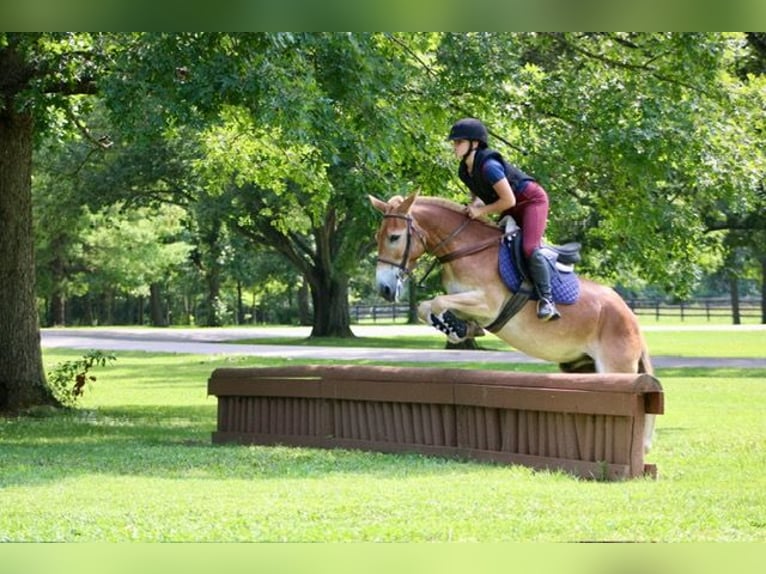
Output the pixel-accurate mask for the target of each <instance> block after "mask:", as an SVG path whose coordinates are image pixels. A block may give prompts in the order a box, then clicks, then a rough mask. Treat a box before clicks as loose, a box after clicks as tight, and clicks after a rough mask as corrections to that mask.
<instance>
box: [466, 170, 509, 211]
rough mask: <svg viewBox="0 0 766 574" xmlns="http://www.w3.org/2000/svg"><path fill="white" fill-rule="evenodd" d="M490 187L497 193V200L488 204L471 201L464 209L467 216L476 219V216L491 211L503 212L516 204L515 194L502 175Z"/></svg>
mask: <svg viewBox="0 0 766 574" xmlns="http://www.w3.org/2000/svg"><path fill="white" fill-rule="evenodd" d="M492 188H493V189H494V190H495V193H497V200H496V201H494V202H493V203H490V204H489V205H483V206H479V205H476V204H475V203H472V204H471V205H469V206H468V208H467V209H466V213H467V214H468V217H470V218H471V219H476V218H477V217H484V216H486V215H491V214H493V213H503V212H504V211H506V210H508V209H510V208H512V207H513V206H514V205H516V196H515V195H514V194H513V191H512V190H511V184H510V183H508V178H506V177H503V178H501V179H499V180H497V181H496V182H495V183H494V185H493V186H492Z"/></svg>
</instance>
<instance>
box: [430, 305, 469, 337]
mask: <svg viewBox="0 0 766 574" xmlns="http://www.w3.org/2000/svg"><path fill="white" fill-rule="evenodd" d="M428 319H429V321H430V322H431V325H432V326H433V327H436V328H437V329H439V331H441V332H442V333H444V334H445V335H447V339H449V341H450V343H455V344H457V343H462V342H463V341H465V340H466V339H467V338H468V337H467V335H468V325H467V324H466V322H465V321H463V320H462V319H458V318H457V317H456V316H455V314H454V313H453V312H452V311H443V312H442V313H439V314H438V315H434V314H433V313H431V314H430V315H429V316H428Z"/></svg>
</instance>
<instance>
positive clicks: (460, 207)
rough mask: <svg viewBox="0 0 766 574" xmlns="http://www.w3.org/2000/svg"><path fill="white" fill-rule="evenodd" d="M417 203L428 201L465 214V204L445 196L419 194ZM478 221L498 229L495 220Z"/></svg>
mask: <svg viewBox="0 0 766 574" xmlns="http://www.w3.org/2000/svg"><path fill="white" fill-rule="evenodd" d="M415 203H416V204H417V203H421V204H424V203H427V204H429V205H435V206H437V207H442V208H444V209H447V210H449V211H454V212H455V213H459V214H461V215H465V206H464V205H461V204H459V203H456V202H454V201H452V200H450V199H447V198H444V197H433V196H427V195H419V196H418V197H417V199H416V200H415ZM476 221H478V222H480V223H483V224H485V225H486V226H487V227H492V228H495V229H497V224H496V223H494V222H493V221H489V220H486V219H477V220H476Z"/></svg>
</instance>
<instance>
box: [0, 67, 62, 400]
mask: <svg viewBox="0 0 766 574" xmlns="http://www.w3.org/2000/svg"><path fill="white" fill-rule="evenodd" d="M0 72H2V70H0ZM5 104H6V107H5V109H4V110H3V111H2V112H0V269H2V272H1V273H0V412H17V411H19V410H20V409H24V408H27V407H31V406H37V405H45V404H55V402H56V401H55V399H54V397H53V394H52V392H51V390H50V389H49V388H48V386H47V384H46V381H45V371H44V369H43V361H42V351H41V348H40V326H39V322H38V316H37V306H36V301H35V262H34V235H33V231H32V179H31V170H32V136H33V130H34V126H33V120H32V117H31V116H30V115H29V114H26V113H16V112H14V111H13V107H14V102H13V101H12V99H11V100H10V101H7V102H5Z"/></svg>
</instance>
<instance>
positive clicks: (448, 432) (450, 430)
mask: <svg viewBox="0 0 766 574" xmlns="http://www.w3.org/2000/svg"><path fill="white" fill-rule="evenodd" d="M456 410H457V408H456V407H455V406H453V405H444V406H443V407H442V421H443V425H442V428H443V429H444V444H445V445H447V446H457V445H458V438H457V412H456Z"/></svg>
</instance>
